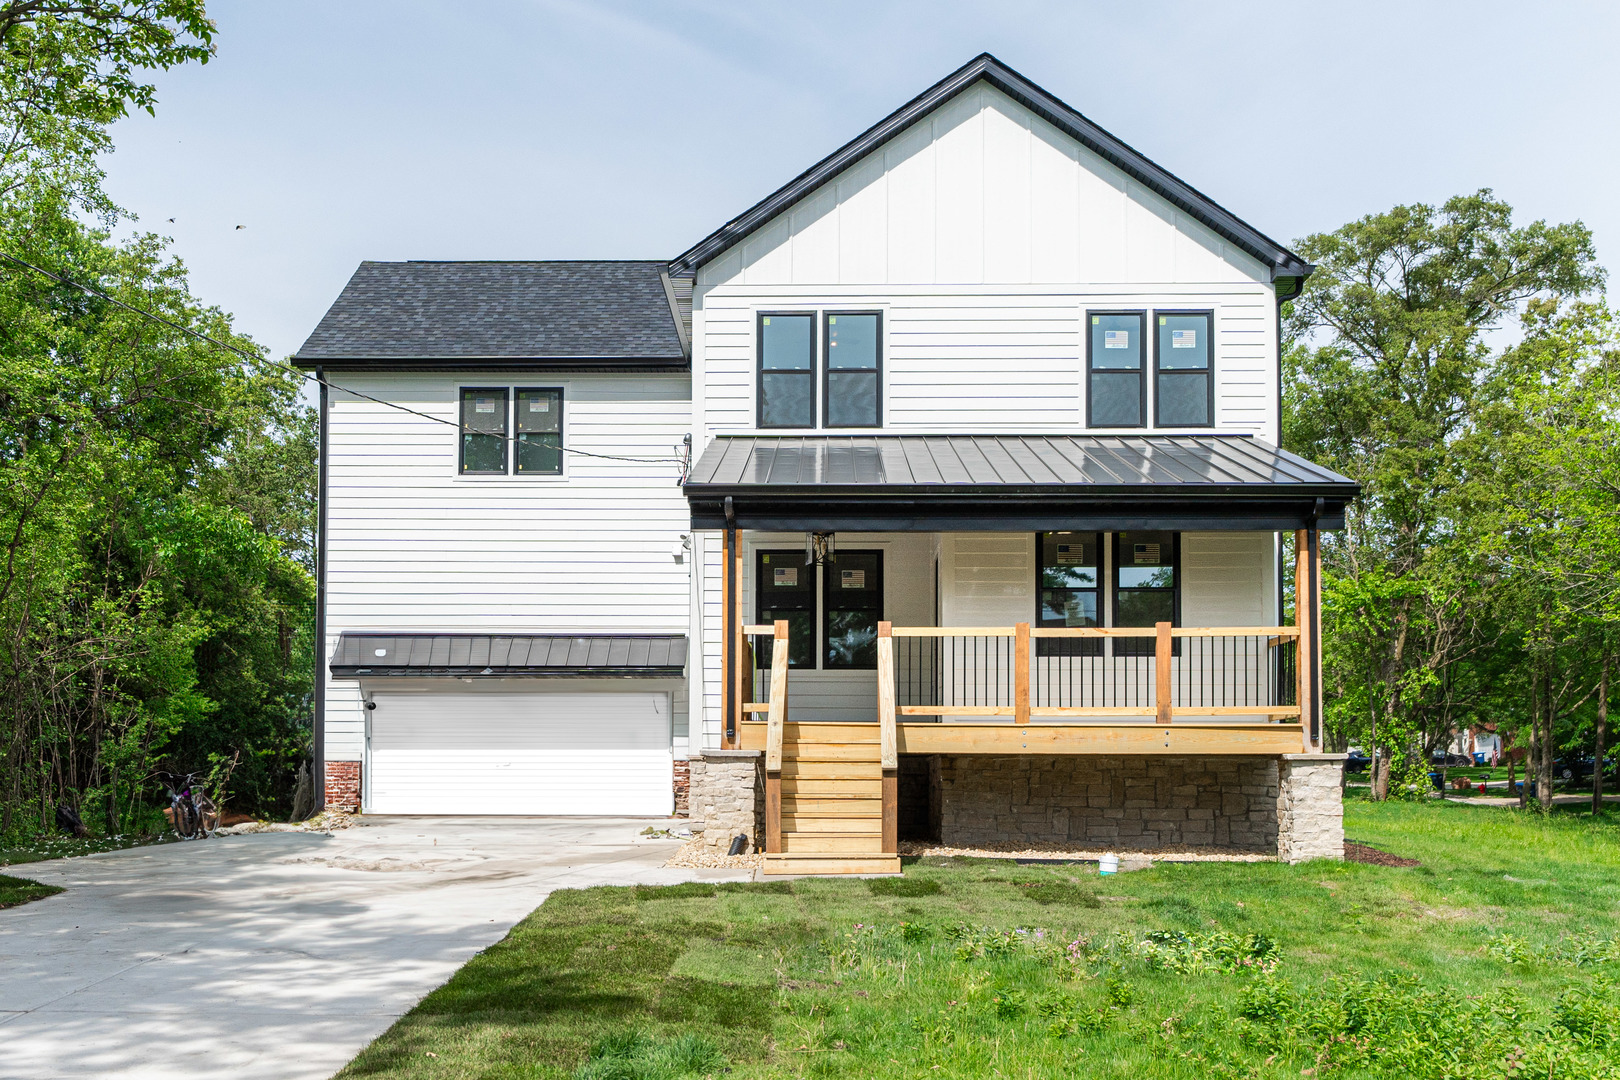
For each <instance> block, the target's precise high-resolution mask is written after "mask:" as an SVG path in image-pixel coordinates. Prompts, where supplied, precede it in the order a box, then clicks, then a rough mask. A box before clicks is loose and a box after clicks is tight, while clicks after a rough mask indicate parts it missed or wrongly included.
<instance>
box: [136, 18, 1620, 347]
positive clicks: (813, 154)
mask: <svg viewBox="0 0 1620 1080" xmlns="http://www.w3.org/2000/svg"><path fill="white" fill-rule="evenodd" d="M209 11H210V14H211V15H212V16H213V18H214V19H215V21H216V22H217V23H218V25H219V39H218V46H219V53H218V56H217V58H216V59H215V60H214V61H212V62H210V63H209V64H207V65H206V66H203V67H196V66H193V67H190V68H186V69H182V70H178V71H174V72H169V73H163V74H160V75H159V76H157V80H156V81H157V84H158V90H159V105H158V113H157V117H156V118H155V119H154V118H150V117H146V116H144V115H141V116H138V117H132V118H130V119H128V120H126V121H124V122H122V123H120V124H119V125H118V127H117V129H116V130H115V132H114V137H115V141H116V142H117V146H118V149H117V152H116V153H115V154H113V155H112V156H111V157H109V159H108V160H107V163H106V164H107V170H108V186H109V189H110V191H111V193H112V195H113V196H114V198H115V199H117V200H118V201H119V202H120V203H122V204H123V205H124V206H126V207H128V208H129V209H131V210H132V211H134V212H135V213H137V214H138V215H139V216H140V222H139V226H138V227H140V228H144V229H150V230H153V231H156V232H159V233H162V234H164V235H167V236H171V237H173V240H174V245H173V250H174V251H175V253H176V254H178V255H179V256H180V257H181V258H182V259H183V260H184V261H185V262H186V264H187V265H188V266H189V267H190V269H191V272H192V279H193V287H194V289H195V290H196V291H197V293H198V294H199V295H200V296H202V297H203V298H204V299H206V300H207V301H209V302H211V303H215V304H218V305H219V306H221V307H223V308H224V309H226V310H227V311H230V312H232V313H234V315H235V316H236V321H237V326H238V328H239V329H241V330H243V331H245V332H246V333H248V334H250V335H252V336H253V337H254V338H256V339H257V340H259V341H261V342H263V343H264V344H266V345H267V346H268V347H269V348H270V349H271V351H272V353H273V354H274V355H277V356H284V355H286V354H288V353H290V352H292V351H294V350H295V349H296V348H297V347H298V346H299V344H301V343H302V341H303V339H304V337H305V336H306V335H307V334H308V333H309V331H310V330H311V329H313V327H314V325H315V323H316V322H317V321H318V320H319V318H320V316H321V314H322V313H323V312H324V311H325V309H326V307H327V305H329V304H330V303H331V301H332V300H333V298H334V297H335V296H336V295H337V293H338V291H339V290H340V289H341V288H342V286H343V283H344V282H345V281H346V280H347V279H348V276H349V274H350V273H351V272H352V271H353V269H354V266H355V264H356V263H358V262H359V261H360V260H362V259H412V258H416V259H545V258H664V257H670V256H673V255H676V254H679V253H680V252H681V251H682V250H684V249H685V248H686V247H688V246H689V245H690V244H692V243H693V242H695V241H696V240H698V239H700V238H701V237H703V236H704V235H705V234H707V233H708V232H710V231H711V230H712V229H714V228H716V227H717V226H718V225H720V224H721V223H723V222H724V221H725V220H726V219H728V218H730V217H733V216H735V215H736V214H737V213H739V212H740V211H742V210H744V209H746V208H747V207H748V206H749V205H751V204H752V203H754V202H755V201H757V200H758V199H759V198H760V197H762V196H764V195H766V194H768V193H769V192H770V191H772V190H773V189H775V188H776V187H778V186H780V185H781V184H782V183H784V182H786V181H787V180H788V179H790V178H792V177H793V176H795V175H797V174H798V173H799V172H800V171H802V170H803V169H804V168H805V167H807V166H809V165H810V164H812V163H813V162H815V161H816V160H818V159H819V158H821V157H822V156H824V155H825V154H827V153H828V152H829V151H831V150H833V149H835V148H836V147H837V146H839V145H840V144H842V143H843V142H845V141H847V140H848V139H850V138H851V137H853V136H854V135H856V134H857V133H858V132H860V131H862V130H863V129H865V128H866V127H867V126H869V125H870V124H871V123H873V122H874V121H876V120H878V119H880V118H881V117H882V116H884V115H885V114H887V113H888V112H890V111H891V110H893V109H894V108H895V107H897V106H899V105H900V104H902V103H903V102H905V101H907V100H908V99H910V98H911V97H913V96H914V95H915V94H917V93H918V92H919V91H921V90H922V89H923V88H925V87H926V86H928V85H929V84H931V83H933V82H934V81H936V80H938V79H939V78H940V77H942V76H944V75H945V74H947V73H949V72H950V71H952V70H953V69H955V68H956V67H958V66H960V65H961V64H962V63H964V62H965V61H967V60H968V59H969V58H971V57H973V56H974V55H976V54H978V53H979V52H982V51H989V52H992V53H995V54H996V55H997V56H998V57H1000V58H1001V59H1002V60H1003V61H1004V62H1006V63H1007V64H1010V65H1011V66H1012V67H1014V68H1016V69H1018V70H1019V71H1021V72H1022V73H1023V74H1024V75H1026V76H1027V77H1029V78H1031V79H1033V80H1034V81H1035V82H1037V83H1039V84H1041V85H1042V86H1044V87H1045V88H1046V89H1047V90H1049V91H1051V92H1052V93H1054V94H1056V95H1057V96H1059V97H1061V98H1063V99H1064V100H1066V101H1067V102H1069V104H1071V105H1073V106H1074V107H1075V108H1077V109H1079V110H1080V111H1081V112H1083V113H1085V114H1086V115H1087V116H1089V117H1090V118H1091V119H1092V120H1094V121H1096V122H1097V123H1099V124H1101V125H1102V126H1103V127H1105V128H1107V129H1109V130H1110V131H1112V132H1113V133H1114V134H1115V135H1117V136H1119V137H1120V138H1122V139H1124V140H1125V141H1126V142H1128V143H1130V144H1132V145H1133V146H1135V147H1136V148H1137V149H1139V150H1141V151H1142V152H1143V153H1145V154H1147V155H1148V156H1149V157H1151V158H1153V159H1154V160H1156V161H1158V162H1159V163H1160V164H1162V165H1164V166H1166V167H1167V168H1169V169H1170V170H1171V171H1172V172H1174V173H1176V174H1177V175H1179V176H1181V177H1182V178H1183V179H1184V180H1186V181H1187V182H1189V183H1191V184H1192V185H1193V186H1195V187H1197V188H1199V189H1200V190H1202V191H1204V192H1205V193H1206V194H1208V195H1210V196H1211V197H1213V198H1214V199H1216V200H1217V201H1218V202H1220V203H1222V204H1223V205H1225V206H1226V207H1228V208H1229V209H1231V210H1232V211H1234V212H1235V213H1237V214H1238V215H1239V216H1240V217H1242V218H1244V219H1246V220H1248V221H1249V222H1250V223H1251V224H1253V225H1255V226H1256V227H1258V228H1259V229H1261V230H1262V231H1264V232H1266V233H1268V234H1270V235H1271V236H1273V237H1275V238H1277V239H1279V240H1282V241H1284V242H1287V241H1290V240H1292V239H1295V238H1297V237H1299V236H1303V235H1305V234H1307V233H1310V232H1315V231H1321V230H1327V229H1332V228H1335V227H1336V226H1338V225H1340V224H1342V223H1344V222H1345V221H1348V220H1351V219H1353V218H1356V217H1359V216H1360V215H1362V214H1367V213H1372V212H1375V211H1378V210H1382V209H1386V208H1388V207H1389V206H1392V205H1394V204H1396V203H1403V202H1420V201H1421V202H1438V201H1441V200H1443V199H1445V198H1446V197H1447V196H1449V195H1453V194H1457V193H1460V192H1467V191H1473V190H1475V189H1477V188H1480V187H1491V188H1494V189H1495V190H1496V191H1497V193H1498V194H1499V195H1501V196H1502V197H1503V198H1505V199H1507V200H1508V201H1509V202H1510V203H1511V204H1512V205H1513V206H1514V207H1515V208H1516V210H1517V211H1518V214H1519V217H1520V218H1521V219H1522V220H1524V221H1529V220H1532V219H1534V218H1538V217H1539V218H1547V219H1549V220H1556V221H1565V220H1570V219H1574V218H1580V219H1582V220H1584V221H1585V222H1586V223H1587V224H1588V225H1589V226H1591V227H1592V228H1593V229H1594V231H1595V232H1596V234H1597V242H1598V250H1599V254H1600V256H1601V257H1602V258H1603V260H1604V262H1605V263H1606V264H1607V265H1609V266H1611V267H1613V266H1616V265H1617V258H1620V198H1617V197H1616V191H1617V189H1620V187H1617V183H1616V177H1617V174H1620V138H1617V135H1616V119H1615V118H1616V111H1617V106H1620V63H1617V62H1616V60H1615V58H1614V49H1615V47H1616V43H1617V42H1620V5H1614V4H1612V3H1538V4H1526V3H1522V2H1521V3H1518V4H1503V3H1489V2H1455V3H1452V2H1422V0H1418V2H1413V0H1407V2H1404V3H1374V2H1365V0H1361V2H1357V3H1355V4H1341V5H1333V6H1331V7H1330V6H1329V5H1325V4H1318V3H1308V2H1306V3H1295V4H1292V5H1290V4H1287V3H1281V2H1277V0H1268V2H1265V3H1238V2H1230V3H1219V4H1211V3H1148V2H1139V3H1120V2H1114V3H1106V4H1104V3H1036V2H1016V0H1000V2H996V3H959V2H943V0H942V2H934V3H885V2H882V0H864V2H852V3H846V2H816V3H777V2H761V0H751V2H746V3H744V2H735V3H721V2H707V0H706V2H691V0H668V2H651V0H646V2H639V3H638V2H622V3H621V2H598V3H587V2H581V0H454V2H451V0H443V2H438V3H430V2H423V0H386V2H376V0H344V2H342V3H328V2H312V0H276V2H275V3H273V4H271V3H264V2H262V0H213V2H211V3H210V4H209ZM169 218H173V219H174V222H173V224H170V222H169V220H168V219H169ZM238 225H242V226H244V228H241V229H238V228H237V227H236V226H238Z"/></svg>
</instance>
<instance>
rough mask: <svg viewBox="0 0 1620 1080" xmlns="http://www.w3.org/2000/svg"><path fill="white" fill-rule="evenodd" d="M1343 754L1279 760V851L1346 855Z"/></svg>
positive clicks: (1299, 856) (1288, 855)
mask: <svg viewBox="0 0 1620 1080" xmlns="http://www.w3.org/2000/svg"><path fill="white" fill-rule="evenodd" d="M1344 757H1345V756H1344V755H1343V754H1285V755H1284V756H1283V759H1282V761H1281V762H1280V763H1279V764H1278V767H1277V770H1278V789H1277V857H1278V858H1280V859H1282V860H1283V861H1285V862H1291V863H1297V862H1304V861H1305V860H1306V859H1342V858H1344Z"/></svg>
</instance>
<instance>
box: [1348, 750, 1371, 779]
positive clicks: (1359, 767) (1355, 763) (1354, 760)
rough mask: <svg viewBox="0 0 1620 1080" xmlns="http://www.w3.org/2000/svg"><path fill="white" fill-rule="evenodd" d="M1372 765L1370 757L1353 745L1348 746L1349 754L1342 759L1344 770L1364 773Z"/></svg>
mask: <svg viewBox="0 0 1620 1080" xmlns="http://www.w3.org/2000/svg"><path fill="white" fill-rule="evenodd" d="M1371 765H1372V758H1370V757H1368V756H1367V755H1366V754H1364V753H1362V752H1361V751H1360V750H1358V749H1356V748H1355V747H1351V748H1350V753H1349V756H1347V757H1346V758H1345V759H1344V771H1345V772H1347V773H1364V772H1366V771H1367V769H1368V768H1370V767H1371Z"/></svg>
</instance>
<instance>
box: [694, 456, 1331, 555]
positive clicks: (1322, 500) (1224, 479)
mask: <svg viewBox="0 0 1620 1080" xmlns="http://www.w3.org/2000/svg"><path fill="white" fill-rule="evenodd" d="M684 490H685V492H686V497H687V500H688V502H689V503H690V504H691V510H692V527H693V528H694V529H719V528H724V527H726V525H727V524H734V525H736V526H737V527H739V528H744V529H756V530H780V531H789V532H797V531H811V530H829V531H831V530H847V531H857V530H858V531H868V532H917V531H924V532H933V531H945V530H981V531H998V532H1008V531H1043V530H1062V529H1068V530H1073V529H1097V530H1104V531H1115V530H1131V529H1172V530H1188V529H1213V530H1257V531H1272V530H1279V529H1302V528H1319V529H1341V528H1343V527H1344V507H1345V504H1346V503H1347V502H1349V501H1350V500H1351V499H1353V498H1355V497H1356V495H1357V494H1358V493H1359V491H1360V487H1359V485H1358V484H1356V482H1355V481H1353V480H1350V479H1348V478H1347V477H1344V476H1340V475H1339V474H1338V473H1335V472H1333V471H1331V470H1329V469H1324V468H1322V467H1321V466H1319V465H1313V464H1312V463H1311V462H1309V461H1306V460H1305V459H1304V458H1301V457H1299V456H1297V455H1295V454H1290V453H1289V452H1288V451H1286V450H1281V449H1279V448H1277V447H1275V446H1272V445H1270V444H1269V443H1265V442H1262V441H1260V440H1259V439H1256V438H1253V437H1252V436H1248V435H1241V434H1220V435H1216V434H1209V435H853V436H850V435H820V436H814V435H793V436H760V435H722V436H719V437H717V438H716V439H715V440H714V441H713V442H712V443H710V444H709V446H708V448H707V449H706V450H704V452H703V456H702V457H701V458H700V459H699V460H698V462H697V464H696V465H694V466H693V468H692V472H691V476H690V477H689V478H688V480H687V482H686V485H685V489H684ZM728 507H729V513H728Z"/></svg>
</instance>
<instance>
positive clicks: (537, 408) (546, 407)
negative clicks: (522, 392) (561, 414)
mask: <svg viewBox="0 0 1620 1080" xmlns="http://www.w3.org/2000/svg"><path fill="white" fill-rule="evenodd" d="M529 411H530V412H550V411H551V399H550V398H530V399H529Z"/></svg>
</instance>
